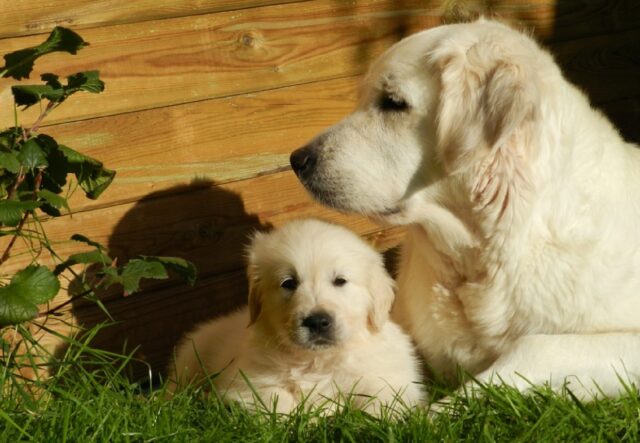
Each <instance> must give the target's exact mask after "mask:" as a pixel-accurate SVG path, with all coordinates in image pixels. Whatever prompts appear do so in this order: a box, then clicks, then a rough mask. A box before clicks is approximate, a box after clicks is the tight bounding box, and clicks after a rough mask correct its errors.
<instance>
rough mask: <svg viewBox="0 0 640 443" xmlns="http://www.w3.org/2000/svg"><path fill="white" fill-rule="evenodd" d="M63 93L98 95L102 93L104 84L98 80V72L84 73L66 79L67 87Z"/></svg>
mask: <svg viewBox="0 0 640 443" xmlns="http://www.w3.org/2000/svg"><path fill="white" fill-rule="evenodd" d="M65 91H66V93H67V96H68V95H71V94H73V93H74V92H77V91H84V92H90V93H92V94H98V93H100V92H102V91H104V82H103V81H102V80H100V72H99V71H84V72H78V73H77V74H74V75H70V76H69V77H67V87H66V88H65Z"/></svg>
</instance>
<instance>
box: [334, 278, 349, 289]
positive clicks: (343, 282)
mask: <svg viewBox="0 0 640 443" xmlns="http://www.w3.org/2000/svg"><path fill="white" fill-rule="evenodd" d="M346 284H347V279H346V278H344V277H336V278H335V279H333V286H338V287H340V286H344V285H346Z"/></svg>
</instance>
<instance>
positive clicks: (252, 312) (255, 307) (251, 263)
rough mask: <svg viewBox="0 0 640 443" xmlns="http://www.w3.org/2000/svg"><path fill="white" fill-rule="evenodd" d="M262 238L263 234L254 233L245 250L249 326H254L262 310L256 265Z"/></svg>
mask: <svg viewBox="0 0 640 443" xmlns="http://www.w3.org/2000/svg"><path fill="white" fill-rule="evenodd" d="M263 237H264V234H263V233H260V232H256V233H254V234H253V236H252V238H251V243H250V244H249V246H248V248H247V279H248V280H249V300H248V303H249V326H251V325H252V324H254V323H255V322H256V320H257V319H258V316H259V315H260V311H261V310H262V290H261V288H260V285H261V282H260V280H261V278H260V269H259V264H258V249H259V245H260V242H261V241H262V239H263Z"/></svg>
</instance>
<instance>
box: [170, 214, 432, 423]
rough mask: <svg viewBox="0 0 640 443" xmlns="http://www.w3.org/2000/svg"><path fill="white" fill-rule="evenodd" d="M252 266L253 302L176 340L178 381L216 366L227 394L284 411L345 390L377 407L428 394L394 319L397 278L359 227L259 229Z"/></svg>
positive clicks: (306, 224) (331, 404)
mask: <svg viewBox="0 0 640 443" xmlns="http://www.w3.org/2000/svg"><path fill="white" fill-rule="evenodd" d="M248 276H249V284H250V292H249V306H248V307H247V308H244V309H241V310H239V311H237V312H235V313H233V314H231V315H229V316H226V317H222V318H218V319H215V320H213V321H210V322H208V323H205V324H203V325H201V326H199V327H198V328H196V329H195V331H193V332H192V333H190V334H188V335H187V337H186V338H185V339H184V340H183V341H182V343H181V344H180V345H179V346H178V349H177V354H176V359H175V367H174V371H173V375H172V376H170V379H171V380H173V381H174V383H177V385H178V386H182V385H184V384H187V383H191V382H196V383H199V382H202V381H203V380H204V379H205V377H207V376H210V377H211V380H212V382H213V384H214V385H215V388H216V389H217V391H218V392H219V393H220V395H221V396H222V397H223V399H225V400H226V401H237V402H240V403H241V404H244V405H245V406H247V407H250V408H252V409H254V408H256V407H257V406H258V405H259V404H263V405H264V406H266V407H268V408H272V407H273V406H274V405H275V408H276V410H277V411H279V412H289V411H291V410H292V409H294V408H296V406H297V405H298V404H300V402H302V401H304V402H305V405H308V406H311V405H325V406H326V407H328V408H329V409H330V410H331V409H334V408H335V407H336V405H337V404H338V403H341V402H342V403H344V402H343V400H344V398H347V397H348V398H350V400H351V401H352V402H353V403H352V404H354V405H355V406H357V407H361V408H365V409H366V410H368V411H371V412H374V413H379V412H380V411H381V405H383V404H392V403H394V402H395V401H396V400H397V402H398V403H400V404H404V405H406V406H409V407H411V406H415V405H417V404H420V403H422V402H423V399H424V394H423V391H422V387H421V385H419V384H417V383H418V382H419V381H420V379H421V376H420V372H419V367H418V362H417V359H416V356H415V353H414V349H413V347H412V344H411V341H410V339H409V337H408V336H407V335H406V334H405V333H404V332H403V331H402V330H401V329H400V327H399V326H398V325H396V324H395V323H393V322H392V321H390V319H389V310H390V307H391V304H392V301H393V297H394V293H393V289H394V284H393V280H392V279H391V278H390V277H389V275H388V274H387V272H386V270H385V268H384V264H383V261H382V257H381V256H380V254H378V253H377V252H376V251H375V250H373V249H372V248H371V247H370V246H369V245H368V244H367V243H365V242H364V241H363V240H361V239H360V238H359V237H358V236H356V235H355V234H354V233H352V232H351V231H349V230H347V229H346V228H343V227H340V226H337V225H333V224H329V223H326V222H322V221H319V220H314V219H308V220H298V221H293V222H290V223H288V224H286V225H285V226H283V227H281V228H280V229H277V230H275V231H273V232H270V233H266V234H265V233H257V234H255V236H254V237H253V241H252V243H251V246H250V247H249V266H248ZM174 387H175V386H174ZM343 396H344V397H343ZM396 406H397V405H396Z"/></svg>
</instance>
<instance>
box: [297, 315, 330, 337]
mask: <svg viewBox="0 0 640 443" xmlns="http://www.w3.org/2000/svg"><path fill="white" fill-rule="evenodd" d="M302 326H304V327H305V328H307V329H308V330H309V332H311V334H313V335H327V334H328V333H329V332H330V331H331V328H332V327H333V318H331V316H330V315H329V314H327V313H326V312H318V313H315V314H311V315H310V316H308V317H305V318H304V319H303V320H302Z"/></svg>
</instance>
